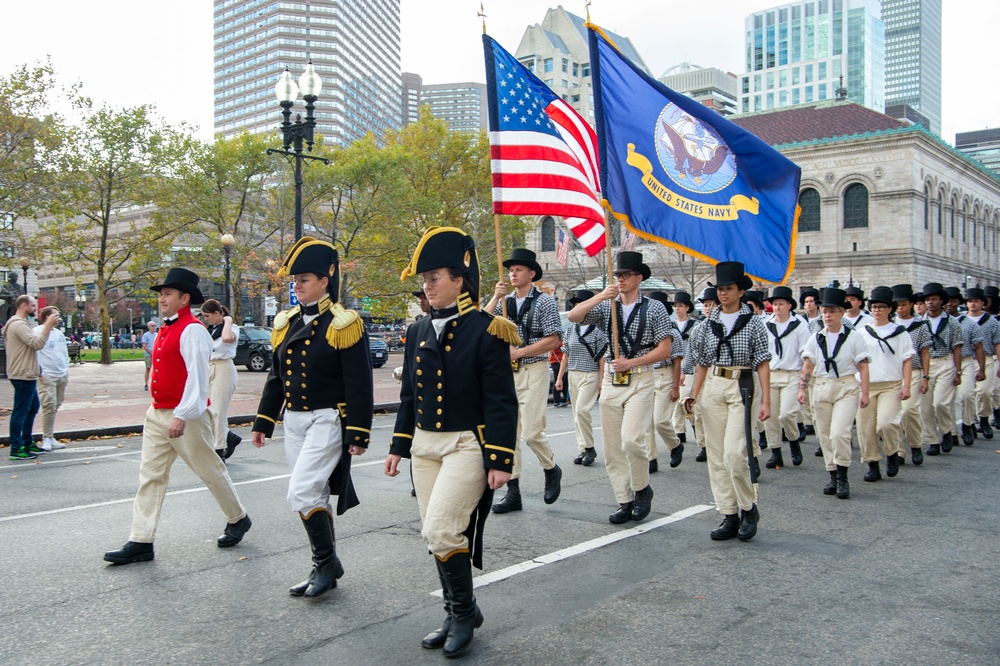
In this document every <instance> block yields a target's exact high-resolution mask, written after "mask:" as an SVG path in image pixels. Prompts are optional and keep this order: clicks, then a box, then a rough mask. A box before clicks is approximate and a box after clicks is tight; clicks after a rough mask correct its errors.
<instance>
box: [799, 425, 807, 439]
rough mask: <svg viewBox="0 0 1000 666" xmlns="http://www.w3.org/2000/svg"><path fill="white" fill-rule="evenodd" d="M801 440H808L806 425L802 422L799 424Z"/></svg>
mask: <svg viewBox="0 0 1000 666" xmlns="http://www.w3.org/2000/svg"><path fill="white" fill-rule="evenodd" d="M799 441H800V442H804V441H806V427H805V426H804V425H802V424H801V423H800V424H799Z"/></svg>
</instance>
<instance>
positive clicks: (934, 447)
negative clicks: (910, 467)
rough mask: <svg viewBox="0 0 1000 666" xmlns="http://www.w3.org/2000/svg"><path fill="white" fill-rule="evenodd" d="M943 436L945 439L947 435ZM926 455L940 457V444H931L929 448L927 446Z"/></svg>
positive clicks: (914, 462) (915, 462)
mask: <svg viewBox="0 0 1000 666" xmlns="http://www.w3.org/2000/svg"><path fill="white" fill-rule="evenodd" d="M945 436H946V437H947V435H945ZM948 450H949V451H950V450H951V448H949V449H948ZM927 455H929V456H939V455H941V445H940V444H931V445H930V446H928V447H927ZM913 464H914V465H916V464H917V461H916V460H914V461H913Z"/></svg>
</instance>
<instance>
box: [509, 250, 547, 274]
mask: <svg viewBox="0 0 1000 666" xmlns="http://www.w3.org/2000/svg"><path fill="white" fill-rule="evenodd" d="M511 266H527V267H528V268H530V269H531V270H533V271H535V277H534V279H532V282H538V281H539V280H541V279H542V267H541V266H539V265H538V262H537V261H536V260H535V253H534V252H532V251H531V250H528V249H525V248H523V247H515V248H514V249H513V250H511V252H510V259H508V260H507V261H505V262H503V267H504V268H510V267H511Z"/></svg>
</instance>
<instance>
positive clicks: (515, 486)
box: [493, 479, 521, 513]
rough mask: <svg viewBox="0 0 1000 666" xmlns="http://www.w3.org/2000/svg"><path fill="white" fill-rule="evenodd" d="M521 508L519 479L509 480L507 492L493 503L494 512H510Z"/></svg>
mask: <svg viewBox="0 0 1000 666" xmlns="http://www.w3.org/2000/svg"><path fill="white" fill-rule="evenodd" d="M520 510H521V487H520V484H519V482H518V480H517V479H511V480H510V481H508V482H507V494H506V495H504V496H503V499H502V500H500V501H499V502H497V503H496V504H494V505H493V513H510V512H511V511H520Z"/></svg>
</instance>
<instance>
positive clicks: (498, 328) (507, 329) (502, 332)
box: [486, 315, 523, 347]
mask: <svg viewBox="0 0 1000 666" xmlns="http://www.w3.org/2000/svg"><path fill="white" fill-rule="evenodd" d="M490 316H491V317H493V321H491V322H490V325H489V326H488V327H487V328H486V332H487V333H489V334H490V335H492V336H495V337H498V338H500V339H501V340H503V341H504V342H506V343H507V344H509V345H514V346H515V347H520V346H521V344H522V342H523V341H522V340H521V336H520V335H519V334H518V332H517V324H515V323H514V322H512V321H511V320H510V319H504V318H503V317H497V316H494V315H490Z"/></svg>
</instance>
